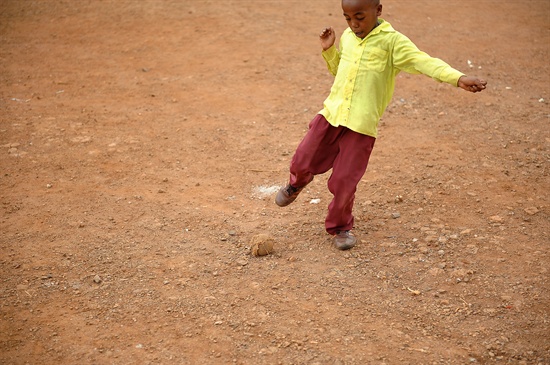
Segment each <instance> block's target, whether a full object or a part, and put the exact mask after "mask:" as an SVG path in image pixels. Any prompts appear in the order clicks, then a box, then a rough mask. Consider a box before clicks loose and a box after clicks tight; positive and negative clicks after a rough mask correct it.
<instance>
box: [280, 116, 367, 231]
mask: <svg viewBox="0 0 550 365" xmlns="http://www.w3.org/2000/svg"><path fill="white" fill-rule="evenodd" d="M375 141H376V138H374V137H371V136H367V135H364V134H360V133H357V132H354V131H352V130H350V129H348V128H346V127H342V126H340V127H333V126H332V125H330V124H329V122H327V120H326V119H325V117H324V116H322V115H320V114H318V115H317V116H316V117H315V118H313V120H312V121H311V122H310V123H309V130H308V132H307V134H306V135H305V137H304V139H303V140H302V142H301V143H300V145H299V146H298V148H297V149H296V153H295V154H294V157H293V158H292V162H291V163H290V184H291V185H292V186H294V187H302V186H305V185H307V184H308V183H309V182H310V181H311V180H313V176H314V175H318V174H323V173H325V172H327V171H328V170H330V169H331V168H332V174H331V175H330V178H329V180H328V189H329V190H330V192H331V193H332V195H334V198H333V199H332V201H331V202H330V204H329V206H328V215H327V218H326V220H325V229H326V231H327V232H328V233H330V234H336V232H338V231H345V230H350V229H352V228H353V214H352V208H353V202H354V199H355V191H356V190H357V184H358V183H359V181H360V180H361V178H362V177H363V175H364V174H365V171H366V170H367V165H368V163H369V157H370V154H371V152H372V148H373V147H374V142H375Z"/></svg>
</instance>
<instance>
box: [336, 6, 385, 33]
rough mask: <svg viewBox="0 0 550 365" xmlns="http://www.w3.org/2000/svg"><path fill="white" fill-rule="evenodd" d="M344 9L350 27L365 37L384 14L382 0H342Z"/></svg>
mask: <svg viewBox="0 0 550 365" xmlns="http://www.w3.org/2000/svg"><path fill="white" fill-rule="evenodd" d="M342 10H343V11H344V17H345V18H346V21H347V22H348V25H349V27H350V28H351V30H352V31H353V32H354V33H355V35H356V36H358V37H359V38H365V37H366V36H367V35H368V34H369V33H370V31H371V30H373V29H374V28H375V27H376V25H377V24H378V17H379V16H380V15H382V4H380V0H342Z"/></svg>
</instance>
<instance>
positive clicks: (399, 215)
mask: <svg viewBox="0 0 550 365" xmlns="http://www.w3.org/2000/svg"><path fill="white" fill-rule="evenodd" d="M391 217H392V218H393V219H397V218H400V217H401V213H399V212H394V213H392V214H391Z"/></svg>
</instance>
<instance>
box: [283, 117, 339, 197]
mask: <svg viewBox="0 0 550 365" xmlns="http://www.w3.org/2000/svg"><path fill="white" fill-rule="evenodd" d="M343 131H344V128H342V127H338V128H336V127H333V126H332V125H331V124H330V123H329V122H327V120H326V119H325V117H324V116H322V115H321V114H318V115H317V116H315V118H313V120H312V121H311V122H310V123H309V129H308V132H307V134H306V135H305V137H304V139H303V140H302V142H301V143H300V144H299V145H298V148H297V149H296V152H295V153H294V156H293V157H292V161H291V163H290V181H289V182H290V185H292V186H294V187H297V188H301V187H304V186H306V185H307V184H309V183H310V182H311V180H313V176H314V175H319V174H323V173H325V172H327V171H328V170H330V169H331V168H332V165H333V163H334V159H335V158H336V156H337V154H338V149H339V146H338V137H339V136H340V135H341V134H342V132H343Z"/></svg>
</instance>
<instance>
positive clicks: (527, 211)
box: [524, 207, 539, 215]
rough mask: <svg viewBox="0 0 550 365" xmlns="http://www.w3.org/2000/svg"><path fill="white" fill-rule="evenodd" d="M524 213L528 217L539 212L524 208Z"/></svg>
mask: <svg viewBox="0 0 550 365" xmlns="http://www.w3.org/2000/svg"><path fill="white" fill-rule="evenodd" d="M524 211H525V213H527V214H529V215H535V214H537V213H538V212H539V210H538V209H537V208H536V207H529V208H525V209H524Z"/></svg>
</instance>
